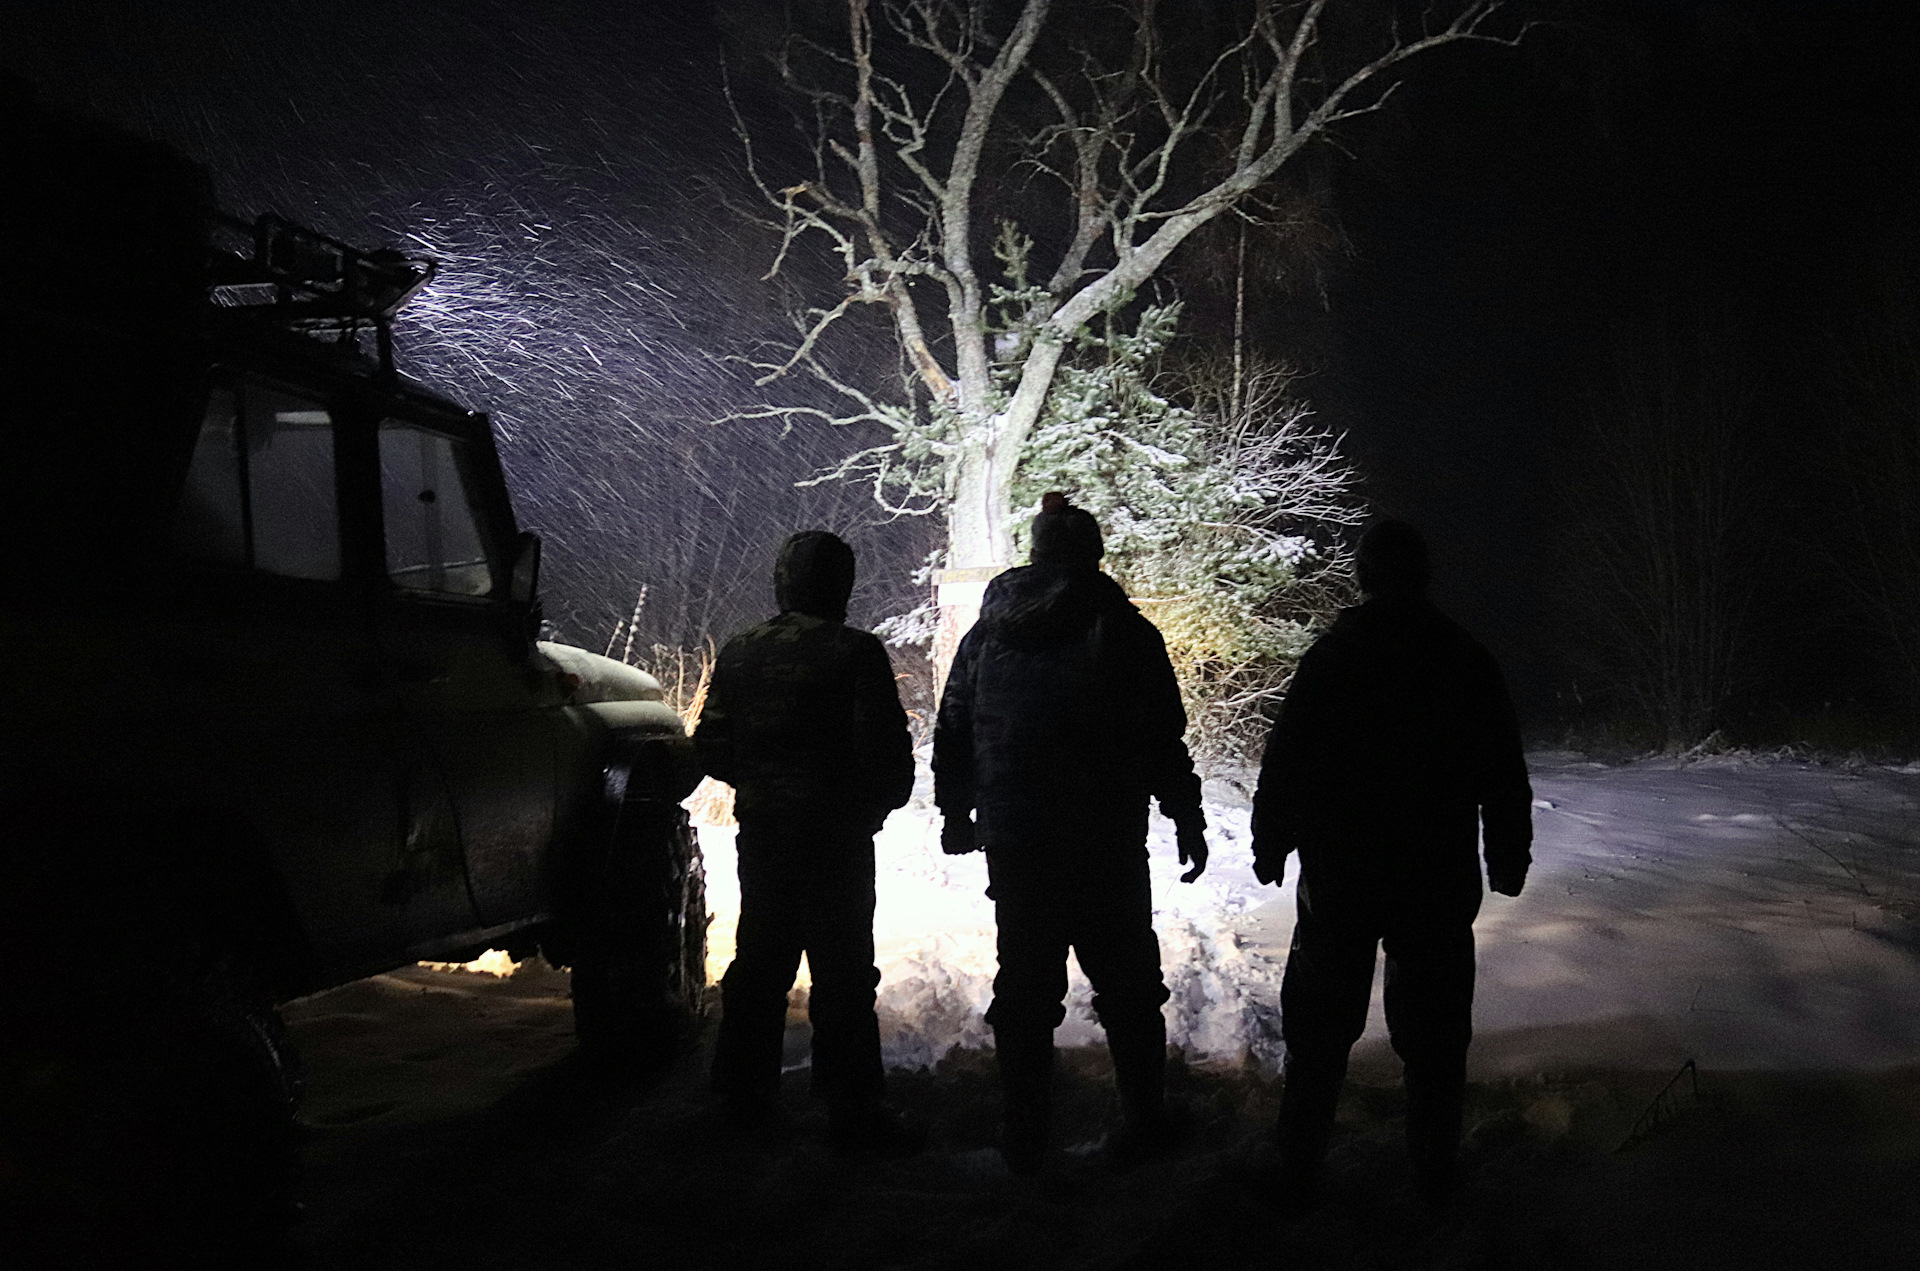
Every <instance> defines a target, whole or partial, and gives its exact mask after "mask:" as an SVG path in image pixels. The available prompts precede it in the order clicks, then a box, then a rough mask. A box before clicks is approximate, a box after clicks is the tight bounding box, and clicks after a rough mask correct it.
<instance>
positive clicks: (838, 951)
mask: <svg viewBox="0 0 1920 1271" xmlns="http://www.w3.org/2000/svg"><path fill="white" fill-rule="evenodd" d="M853 576H854V558H853V549H852V548H850V547H848V546H847V545H846V544H845V543H844V542H842V541H841V540H840V539H839V538H837V537H835V536H834V535H832V534H828V533H825V532H822V531H818V530H809V531H805V532H803V533H799V534H795V535H793V536H792V537H791V538H789V539H788V540H787V542H786V544H785V546H784V547H782V548H781V551H780V559H779V563H778V564H777V565H776V567H775V571H774V594H775V597H776V599H777V600H778V602H779V605H780V613H779V615H778V616H776V617H773V618H770V619H768V620H767V621H765V622H763V623H761V624H759V625H758V626H755V627H751V628H749V629H748V630H746V631H743V632H741V633H740V634H739V635H736V636H734V637H733V638H732V639H731V640H729V641H727V643H726V646H725V647H724V648H722V649H721V650H720V657H719V660H718V661H717V662H716V664H715V666H714V671H713V680H712V682H711V684H710V685H709V686H708V690H707V699H706V704H705V707H704V709H703V710H702V712H701V716H700V723H699V727H698V728H697V729H696V731H695V733H694V744H695V746H696V747H697V749H698V751H699V754H700V758H701V761H702V763H703V764H704V766H705V767H706V770H707V772H708V773H709V774H711V775H712V776H714V777H716V778H718V779H719V780H721V781H724V782H726V783H727V784H728V785H730V786H732V787H733V788H734V814H735V816H736V817H737V818H738V820H739V822H740V830H739V835H738V838H737V840H736V842H737V846H738V850H739V860H740V926H739V932H738V935H737V936H736V940H735V952H734V958H733V963H732V965H731V966H729V967H728V968H727V973H726V975H725V977H724V978H723V979H722V981H721V1002H722V1017H721V1021H720V1032H719V1037H718V1040H717V1042H716V1044H715V1049H714V1085H715V1087H716V1088H717V1089H718V1090H719V1091H720V1092H721V1094H722V1095H724V1096H725V1097H726V1098H727V1099H728V1101H729V1103H730V1104H731V1105H732V1106H733V1108H734V1110H735V1112H736V1114H738V1115H739V1116H741V1117H742V1118H743V1119H746V1120H750V1121H751V1120H764V1119H768V1118H771V1117H772V1116H774V1115H775V1110H776V1109H777V1106H778V1105H777V1098H778V1091H779V1083H780V1060H781V1044H782V1039H783V1036H784V1033H785V1030H786V1015H787V994H788V991H789V990H791V989H792V987H793V980H794V976H795V974H796V972H797V971H798V970H799V967H800V956H801V954H802V953H805V954H806V957H807V965H808V967H809V968H810V969H811V971H812V976H813V987H812V991H811V994H810V996H809V999H808V1003H809V1006H808V1010H809V1014H810V1017H811V1018H812V1021H813V1069H812V1087H813V1092H814V1093H815V1094H816V1095H817V1096H820V1097H823V1098H825V1099H826V1100H827V1101H828V1133H829V1135H830V1137H832V1138H833V1139H834V1140H835V1141H836V1142H839V1143H842V1144H844V1145H848V1146H878V1147H882V1148H886V1149H893V1150H909V1149H911V1148H913V1147H915V1146H917V1145H918V1143H919V1141H920V1140H921V1138H923V1137H924V1135H923V1132H922V1131H921V1129H920V1128H919V1127H916V1126H913V1125H910V1124H908V1123H907V1122H905V1121H904V1120H903V1119H902V1118H900V1117H899V1116H898V1115H897V1114H895V1113H893V1112H892V1111H891V1110H889V1109H888V1108H887V1107H886V1106H885V1105H884V1104H883V1103H882V1102H881V1096H882V1094H883V1091H884V1077H883V1073H882V1069H881V1064H880V1026H879V1021H878V1019H877V1017H876V1016H875V1014H874V990H875V988H876V987H877V986H878V985H879V983H880V972H879V971H878V970H877V969H876V968H875V966H874V950H873V910H874V860H873V836H874V833H875V832H876V831H877V830H878V829H879V828H880V824H881V822H883V821H884V820H886V817H887V814H888V813H889V812H891V811H892V810H893V809H895V808H897V807H900V806H901V805H903V804H905V803H906V801H907V799H908V797H909V796H910V795H911V794H912V792H913V752H912V742H911V739H910V738H909V736H908V733H907V717H906V712H905V711H903V710H902V709H901V707H900V694H899V690H898V689H897V688H896V687H895V684H894V678H893V666H892V663H891V662H890V661H889V660H888V658H887V651H886V649H885V647H884V646H882V645H881V643H880V641H879V639H878V638H876V637H875V636H873V635H872V634H870V633H869V632H865V631H860V630H856V629H854V628H852V627H848V626H847V625H846V617H847V598H848V596H849V595H851V594H852V591H853Z"/></svg>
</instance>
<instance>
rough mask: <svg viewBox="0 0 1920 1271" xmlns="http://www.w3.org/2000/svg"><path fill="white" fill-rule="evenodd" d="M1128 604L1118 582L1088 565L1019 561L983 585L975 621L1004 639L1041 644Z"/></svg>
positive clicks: (1078, 631) (1017, 644)
mask: <svg viewBox="0 0 1920 1271" xmlns="http://www.w3.org/2000/svg"><path fill="white" fill-rule="evenodd" d="M1132 604H1133V602H1132V601H1130V600H1128V599H1127V593H1126V592H1124V591H1122V590H1121V589H1120V584H1119V583H1117V582H1115V581H1114V580H1113V579H1112V578H1111V577H1109V576H1108V575H1106V574H1103V573H1101V572H1100V571H1099V570H1098V569H1094V568H1092V567H1090V566H1086V565H1056V564H1047V563H1041V564H1038V565H1022V566H1020V567H1018V568H1016V569H1009V570H1007V571H1006V572H1005V573H1003V574H1000V575H999V576H998V577H996V578H995V579H994V580H993V581H992V582H991V583H989V584H987V594H986V598H985V599H984V600H983V601H982V602H981V604H980V623H981V625H982V626H984V627H985V628H986V629H987V631H988V633H989V634H991V635H992V636H993V637H994V638H995V639H996V640H999V641H1000V642H1001V643H1003V644H1007V645H1011V646H1013V647H1014V648H1041V647H1044V646H1047V645H1051V644H1059V643H1061V642H1063V641H1066V640H1071V639H1076V638H1078V637H1079V636H1081V635H1082V634H1084V633H1085V632H1086V630H1087V628H1088V627H1089V626H1091V625H1092V623H1093V620H1094V618H1096V617H1097V616H1099V615H1100V614H1102V613H1106V612H1114V611H1119V610H1123V609H1128V608H1131V607H1132Z"/></svg>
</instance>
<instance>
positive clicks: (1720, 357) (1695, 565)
mask: <svg viewBox="0 0 1920 1271" xmlns="http://www.w3.org/2000/svg"><path fill="white" fill-rule="evenodd" d="M1760 383H1761V377H1760V372H1759V368H1758V366H1757V364H1756V359H1755V357H1754V355H1753V353H1752V350H1751V349H1750V347H1749V346H1748V344H1747V342H1746V340H1745V338H1744V336H1743V333H1742V332H1741V331H1740V330H1739V329H1738V328H1737V327H1736V326H1735V325H1734V324H1733V323H1732V322H1731V321H1730V320H1728V319H1726V318H1725V317H1723V316H1719V315H1715V314H1712V313H1709V312H1705V311H1703V310H1702V309H1701V308H1700V307H1698V306H1680V307H1668V308H1666V309H1664V310H1660V311H1655V312H1652V313H1650V314H1649V315H1648V316H1647V317H1646V319H1645V320H1644V321H1643V322H1642V323H1641V324H1640V325H1639V326H1638V327H1637V328H1636V329H1634V330H1631V331H1629V332H1627V333H1626V334H1624V335H1623V336H1622V337H1621V338H1620V339H1619V341H1618V343H1617V344H1616V347H1615V348H1614V350H1613V357H1612V363H1611V368H1610V372H1609V374H1608V377H1607V378H1606V379H1605V380H1604V381H1603V382H1602V383H1601V385H1600V386H1599V387H1598V389H1597V390H1596V391H1595V393H1594V399H1593V402H1592V405H1591V408H1590V419H1589V421H1588V422H1589V431H1588V443H1589V444H1588V446H1587V448H1586V451H1585V453H1584V455H1583V462H1584V469H1583V471H1581V472H1580V473H1579V474H1577V475H1576V476H1575V477H1574V478H1573V479H1572V480H1571V481H1569V482H1568V483H1567V486H1566V488H1565V489H1564V490H1563V491H1562V493H1563V500H1562V516H1563V518H1564V522H1563V524H1564V527H1565V535H1566V544H1565V545H1566V547H1567V548H1568V550H1567V552H1566V554H1565V555H1564V556H1563V558H1562V562H1563V570H1564V572H1563V574H1562V577H1561V582H1562V584H1563V585H1564V586H1565V588H1566V594H1567V597H1568V599H1569V600H1570V602H1571V604H1570V606H1569V608H1570V614H1569V616H1570V617H1571V618H1572V626H1571V629H1570V633H1569V635H1570V638H1569V643H1570V645H1571V646H1572V652H1573V653H1574V655H1575V659H1576V661H1578V662H1581V663H1584V665H1585V667H1586V669H1587V670H1588V671H1589V672H1590V673H1592V674H1594V675H1595V676H1597V677H1598V678H1599V679H1600V681H1601V682H1602V683H1603V684H1604V685H1605V686H1606V688H1607V689H1608V690H1609V691H1610V692H1611V694H1612V695H1613V696H1614V697H1615V698H1616V699H1620V704H1622V705H1625V706H1627V707H1629V708H1630V709H1633V710H1636V711H1637V712H1638V713H1639V714H1640V715H1641V716H1642V717H1643V718H1644V719H1645V721H1646V722H1647V723H1648V724H1649V725H1651V726H1652V727H1653V728H1654V729H1655V730H1657V731H1658V732H1659V733H1660V734H1661V735H1662V737H1663V738H1664V740H1665V745H1666V746H1667V748H1668V749H1677V748H1681V747H1684V746H1686V745H1689V744H1691V743H1694V742H1697V741H1699V740H1701V739H1702V738H1703V737H1705V736H1706V735H1707V734H1708V732H1709V731H1710V730H1711V729H1712V728H1713V727H1714V726H1715V725H1716V724H1717V723H1718V722H1719V721H1720V717H1721V715H1722V712H1723V709H1724V707H1725V705H1726V702H1727V698H1728V696H1729V694H1730V693H1731V692H1732V691H1733V690H1734V689H1735V688H1736V687H1737V686H1738V684H1739V683H1740V681H1741V678H1742V674H1743V671H1744V670H1745V667H1746V662H1745V658H1746V655H1747V652H1748V650H1747V647H1746V646H1747V636H1748V626H1749V620H1750V617H1751V611H1752V608H1753V603H1754V599H1755V596H1756V595H1757V593H1758V590H1759V586H1760V583H1761V578H1762V574H1761V570H1762V565H1763V561H1762V557H1763V555H1764V550H1763V549H1764V543H1763V539H1762V535H1763V532H1764V521H1763V517H1764V512H1765V506H1766V502H1767V498H1766V485H1765V475H1764V474H1765V465H1764V462H1763V456H1762V454H1761V447H1760V445H1759V441H1758V438H1757V437H1756V418H1755V406H1756V404H1757V402H1758V399H1759V394H1760Z"/></svg>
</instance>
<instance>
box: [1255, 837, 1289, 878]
mask: <svg viewBox="0 0 1920 1271" xmlns="http://www.w3.org/2000/svg"><path fill="white" fill-rule="evenodd" d="M1287 855H1288V853H1287V849H1286V848H1283V847H1282V848H1270V847H1265V846H1263V845H1262V844H1261V842H1260V840H1259V839H1255V840H1254V841H1253V876H1254V877H1255V878H1257V879H1259V880H1260V881H1261V882H1263V883H1274V884H1276V885H1277V884H1279V883H1280V881H1281V880H1282V879H1284V878H1285V877H1286V876H1287Z"/></svg>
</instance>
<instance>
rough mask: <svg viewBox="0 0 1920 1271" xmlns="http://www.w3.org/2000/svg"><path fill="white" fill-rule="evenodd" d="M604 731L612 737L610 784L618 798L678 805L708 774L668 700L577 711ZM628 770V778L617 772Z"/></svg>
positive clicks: (602, 705)
mask: <svg viewBox="0 0 1920 1271" xmlns="http://www.w3.org/2000/svg"><path fill="white" fill-rule="evenodd" d="M576 709H579V710H581V711H584V712H586V713H587V714H589V715H591V716H592V717H593V718H594V720H595V722H596V723H597V724H598V725H599V726H600V727H601V728H604V729H605V730H606V732H607V736H608V739H609V746H608V766H609V770H610V771H609V781H610V783H615V784H617V785H618V787H619V788H618V789H617V790H616V789H611V788H610V789H609V791H608V793H609V795H610V796H611V797H614V798H616V799H658V800H662V801H664V802H668V803H678V802H679V801H680V800H682V799H684V798H686V797H687V796H688V795H690V794H692V793H693V789H694V787H695V786H697V785H699V784H700V778H701V777H702V776H703V775H705V774H704V773H703V772H702V770H701V767H700V758H699V756H698V755H697V754H696V753H695V752H694V749H693V739H692V738H690V737H688V736H687V731H686V729H685V727H683V726H682V725H681V723H680V716H678V715H677V714H675V713H674V711H673V708H672V707H670V706H668V705H667V704H666V703H665V702H647V701H640V702H634V701H627V702H591V703H588V704H587V705H585V706H581V707H578V708H576ZM622 768H624V770H625V771H624V775H616V772H615V771H614V770H617V769H622Z"/></svg>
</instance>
